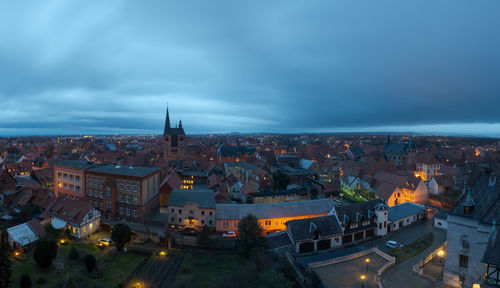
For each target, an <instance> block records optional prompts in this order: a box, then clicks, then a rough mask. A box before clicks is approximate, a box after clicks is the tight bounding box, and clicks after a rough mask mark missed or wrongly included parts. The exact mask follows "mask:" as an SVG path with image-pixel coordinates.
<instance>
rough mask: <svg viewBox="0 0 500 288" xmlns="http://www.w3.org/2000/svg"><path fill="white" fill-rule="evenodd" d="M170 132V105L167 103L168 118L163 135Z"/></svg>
mask: <svg viewBox="0 0 500 288" xmlns="http://www.w3.org/2000/svg"><path fill="white" fill-rule="evenodd" d="M169 131H170V116H169V115H168V103H167V117H166V118H165V130H164V131H163V134H168V132H169Z"/></svg>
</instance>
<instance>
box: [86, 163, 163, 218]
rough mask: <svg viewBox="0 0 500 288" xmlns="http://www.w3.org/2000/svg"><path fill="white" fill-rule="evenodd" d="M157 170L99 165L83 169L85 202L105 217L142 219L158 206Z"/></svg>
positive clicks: (158, 173) (158, 171)
mask: <svg viewBox="0 0 500 288" xmlns="http://www.w3.org/2000/svg"><path fill="white" fill-rule="evenodd" d="M159 176H160V170H159V169H157V168H150V167H133V166H115V165H110V164H99V165H96V166H93V167H92V168H89V169H87V170H86V171H85V183H86V189H87V191H86V194H87V199H88V200H87V201H88V202H89V203H90V204H91V205H93V206H94V207H95V208H97V209H99V210H100V211H102V218H103V219H105V220H110V221H114V220H127V221H132V222H144V220H145V217H147V216H148V215H150V214H152V213H154V212H156V211H157V210H158V207H159Z"/></svg>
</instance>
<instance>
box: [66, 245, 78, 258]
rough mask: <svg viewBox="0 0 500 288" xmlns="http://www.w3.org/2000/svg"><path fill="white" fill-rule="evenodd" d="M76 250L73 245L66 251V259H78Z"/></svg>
mask: <svg viewBox="0 0 500 288" xmlns="http://www.w3.org/2000/svg"><path fill="white" fill-rule="evenodd" d="M78 257H79V255H78V251H76V249H75V247H71V249H70V250H69V253H68V259H69V260H78Z"/></svg>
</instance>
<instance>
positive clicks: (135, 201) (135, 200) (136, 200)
mask: <svg viewBox="0 0 500 288" xmlns="http://www.w3.org/2000/svg"><path fill="white" fill-rule="evenodd" d="M133 200H134V201H133V202H132V203H134V204H135V205H137V204H138V203H139V200H138V198H137V196H134V198H133Z"/></svg>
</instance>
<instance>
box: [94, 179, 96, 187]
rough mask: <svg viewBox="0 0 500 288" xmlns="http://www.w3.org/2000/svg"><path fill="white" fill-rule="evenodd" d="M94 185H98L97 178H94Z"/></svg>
mask: <svg viewBox="0 0 500 288" xmlns="http://www.w3.org/2000/svg"><path fill="white" fill-rule="evenodd" d="M94 186H97V178H94Z"/></svg>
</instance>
